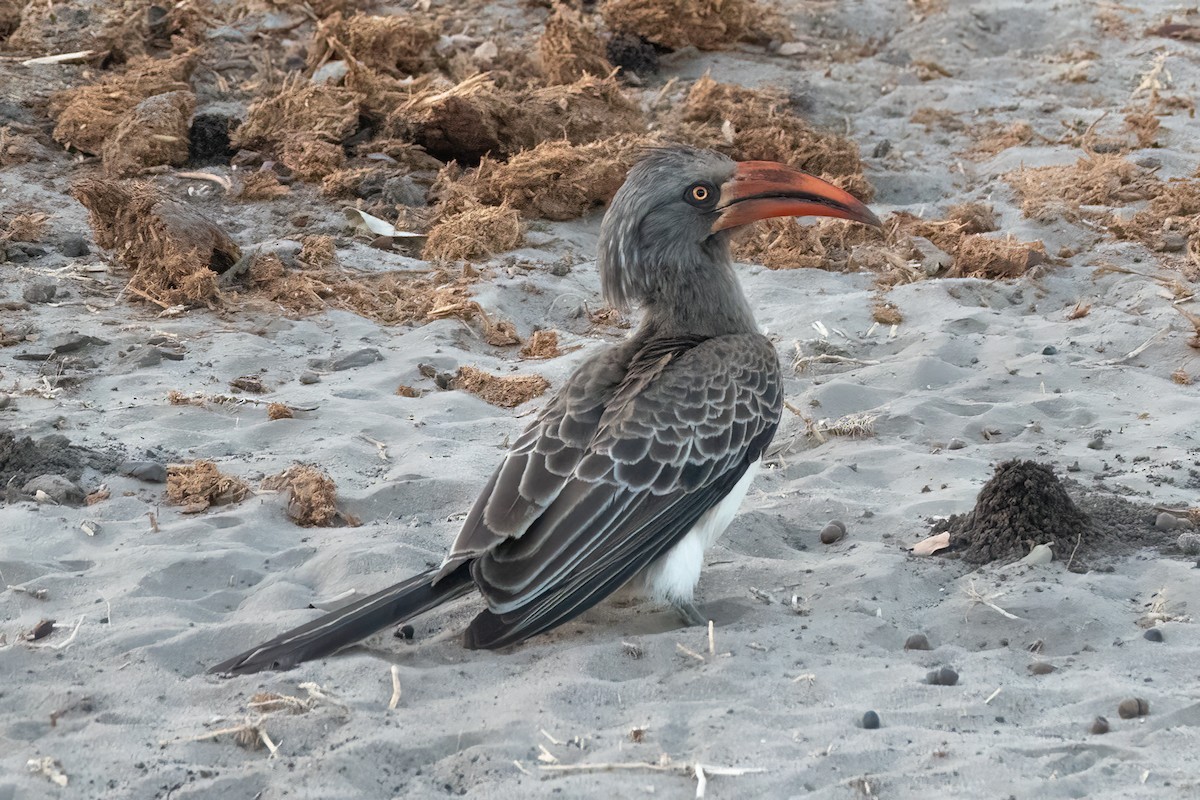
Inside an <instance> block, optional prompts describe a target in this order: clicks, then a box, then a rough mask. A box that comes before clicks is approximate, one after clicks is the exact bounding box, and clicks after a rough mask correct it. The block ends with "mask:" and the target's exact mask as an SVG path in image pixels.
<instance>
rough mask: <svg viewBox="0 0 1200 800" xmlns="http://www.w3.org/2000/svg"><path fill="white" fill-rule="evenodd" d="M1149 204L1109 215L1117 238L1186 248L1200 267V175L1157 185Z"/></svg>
mask: <svg viewBox="0 0 1200 800" xmlns="http://www.w3.org/2000/svg"><path fill="white" fill-rule="evenodd" d="M1157 188H1158V193H1157V194H1155V195H1154V196H1153V197H1152V198H1150V204H1149V206H1148V207H1147V208H1146V209H1144V210H1142V211H1139V212H1137V213H1136V214H1134V215H1133V216H1131V217H1129V218H1126V219H1121V218H1120V217H1118V216H1117V215H1115V214H1114V215H1110V216H1109V218H1108V220H1107V226H1108V230H1109V231H1110V232H1111V233H1112V234H1113V235H1114V236H1116V237H1117V238H1118V239H1124V240H1127V241H1136V242H1141V243H1143V244H1145V245H1146V246H1147V247H1149V248H1150V249H1151V250H1157V251H1159V252H1177V251H1183V252H1186V254H1187V256H1188V258H1189V259H1190V260H1191V262H1192V264H1193V265H1195V266H1197V267H1200V179H1195V178H1184V179H1180V180H1171V181H1167V182H1165V183H1161V184H1159V185H1158V187H1157Z"/></svg>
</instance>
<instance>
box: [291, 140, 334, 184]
mask: <svg viewBox="0 0 1200 800" xmlns="http://www.w3.org/2000/svg"><path fill="white" fill-rule="evenodd" d="M279 160H280V161H282V162H283V165H284V166H285V167H287V168H288V169H290V170H291V171H292V174H293V175H295V176H296V177H297V178H299V179H300V180H302V181H319V180H321V179H323V178H325V177H326V176H328V175H331V174H333V173H334V172H337V171H338V170H340V169H341V168H342V167H344V166H345V164H346V153H345V151H344V150H342V146H341V145H340V144H334V143H333V142H327V141H325V140H323V139H319V138H317V137H316V136H297V137H294V138H289V139H288V140H287V141H286V142H284V143H283V152H282V153H281V154H280V156H279Z"/></svg>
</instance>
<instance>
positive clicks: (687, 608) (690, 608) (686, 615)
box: [671, 600, 708, 627]
mask: <svg viewBox="0 0 1200 800" xmlns="http://www.w3.org/2000/svg"><path fill="white" fill-rule="evenodd" d="M671 607H672V608H674V609H675V612H676V613H677V614H679V617H680V618H681V619H682V620H683V621H684V623H685V624H687V625H690V626H693V627H695V626H705V625H707V624H708V617H706V616H704V615H703V614H701V613H700V609H698V608H696V604H695V603H692V602H691V601H689V600H675V601H672V602H671Z"/></svg>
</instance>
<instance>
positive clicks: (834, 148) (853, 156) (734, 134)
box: [672, 75, 874, 201]
mask: <svg viewBox="0 0 1200 800" xmlns="http://www.w3.org/2000/svg"><path fill="white" fill-rule="evenodd" d="M681 120H682V122H681V124H679V126H678V130H677V131H672V133H676V134H677V135H678V136H679V137H680V138H681V139H682V140H683V141H684V142H686V143H688V144H693V145H696V146H698V147H708V148H712V149H714V150H718V151H720V152H723V153H726V154H727V155H729V156H730V157H732V158H734V159H736V160H738V161H779V162H782V163H784V164H787V165H789V166H792V167H795V168H797V169H802V170H804V171H805V172H810V173H812V174H814V175H819V176H821V177H824V178H826V179H828V180H831V181H832V182H834V183H836V184H837V185H838V186H840V187H841V188H843V189H845V190H846V191H848V192H850V193H851V194H853V195H855V196H856V197H858V198H860V199H861V200H864V201H866V200H870V199H871V197H872V196H873V195H874V189H873V188H872V187H871V185H870V183H868V182H867V179H866V178H865V177H863V174H862V173H863V163H862V159H861V158H860V157H859V152H858V145H856V144H855V143H854V142H852V141H851V140H850V139H847V138H846V137H844V136H841V135H839V134H836V133H832V132H828V131H819V130H817V129H816V128H813V127H812V126H811V125H809V124H808V123H807V122H805V121H804V120H803V119H801V118H800V117H798V116H796V115H795V114H793V113H792V112H791V111H790V110H788V108H787V98H786V97H784V96H783V95H782V94H780V93H777V92H771V91H764V90H760V89H747V88H745V87H743V86H736V85H734V84H728V83H718V82H716V81H714V80H713V79H712V78H710V77H709V76H707V75H706V76H704V77H703V78H701V79H700V80H698V81H696V83H695V85H694V86H692V89H691V91H690V92H688V96H687V98H686V100H684V103H683V107H682V109H681Z"/></svg>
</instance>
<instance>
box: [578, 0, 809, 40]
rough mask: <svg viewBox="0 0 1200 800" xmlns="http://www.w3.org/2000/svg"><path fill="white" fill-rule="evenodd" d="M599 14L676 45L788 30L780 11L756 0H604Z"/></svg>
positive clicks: (612, 24)
mask: <svg viewBox="0 0 1200 800" xmlns="http://www.w3.org/2000/svg"><path fill="white" fill-rule="evenodd" d="M600 15H601V16H602V17H603V18H604V22H605V24H606V25H608V27H609V28H611V29H612V30H614V31H618V32H621V33H630V34H634V35H636V36H639V37H641V38H643V39H645V40H646V41H648V42H653V43H654V44H656V45H658V46H659V47H665V48H668V49H671V50H677V49H679V48H681V47H687V46H689V45H690V46H693V47H696V48H699V49H700V50H725V49H728V48H731V47H733V46H734V45H736V44H737V43H738V42H740V41H747V40H761V39H764V38H767V39H769V38H772V36H774V38H785V37H786V36H787V34H788V30H787V27H786V25H785V24H784V23H783V22H782V21H781V20H780V19H779V18H778V16H777V15H776V14H774V13H772V11H771V10H770V9H768V8H767V7H765V6H763V5H761V4H760V3H757V2H755V0H605V2H604V3H603V4H602V5H601V6H600Z"/></svg>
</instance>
